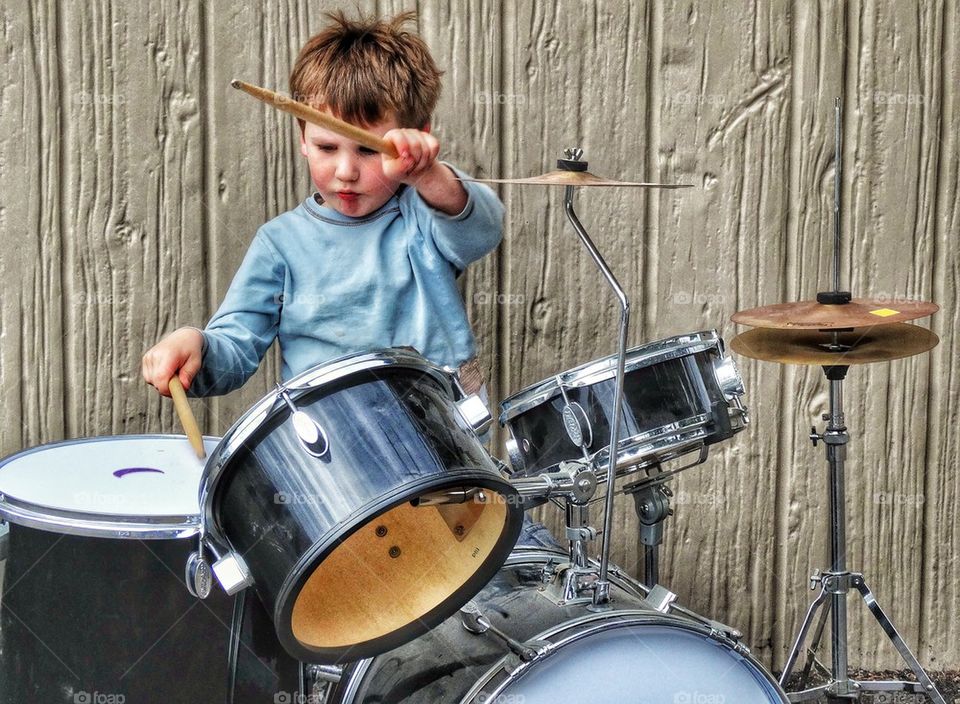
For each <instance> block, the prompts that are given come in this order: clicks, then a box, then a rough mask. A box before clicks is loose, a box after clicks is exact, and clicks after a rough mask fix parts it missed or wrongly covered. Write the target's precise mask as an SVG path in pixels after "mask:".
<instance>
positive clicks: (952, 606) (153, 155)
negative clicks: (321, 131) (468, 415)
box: [0, 0, 960, 670]
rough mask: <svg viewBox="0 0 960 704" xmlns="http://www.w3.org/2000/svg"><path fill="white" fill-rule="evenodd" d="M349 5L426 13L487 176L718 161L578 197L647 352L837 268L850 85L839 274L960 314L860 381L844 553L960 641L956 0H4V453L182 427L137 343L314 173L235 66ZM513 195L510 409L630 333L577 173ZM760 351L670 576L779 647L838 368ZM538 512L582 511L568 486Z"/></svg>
mask: <svg viewBox="0 0 960 704" xmlns="http://www.w3.org/2000/svg"><path fill="white" fill-rule="evenodd" d="M356 7H359V8H361V9H363V10H366V11H370V12H377V13H381V14H390V13H394V12H397V11H400V10H405V9H415V10H417V11H418V12H419V20H418V30H419V31H420V33H421V34H422V35H423V36H424V37H425V39H426V40H427V42H428V43H429V44H430V46H431V48H432V50H433V52H434V56H435V58H436V60H437V62H438V64H439V65H440V67H441V68H442V69H443V70H444V71H445V72H446V73H445V76H444V91H443V94H442V97H441V102H440V106H439V108H438V110H437V114H436V117H435V120H434V122H433V125H432V126H433V129H434V131H435V132H436V133H437V134H438V135H439V136H440V139H441V144H442V154H443V156H444V158H447V159H449V160H450V161H451V162H453V163H454V164H456V165H458V166H460V167H462V168H464V169H465V170H467V171H470V172H473V173H475V174H477V175H481V176H485V175H487V176H493V175H503V176H528V175H532V174H535V173H539V172H542V171H546V170H549V169H552V168H553V167H554V162H555V159H556V158H557V157H558V156H560V152H561V150H562V149H563V148H564V147H568V146H580V147H582V148H584V150H585V158H586V159H587V160H588V161H589V162H590V167H591V170H592V171H594V172H596V173H599V174H602V175H606V176H610V177H614V178H622V179H631V180H641V179H649V180H664V181H680V182H688V183H693V184H694V185H695V188H694V189H690V190H686V191H679V192H659V193H658V192H647V193H637V192H632V191H626V190H624V191H615V190H610V191H604V190H583V191H582V192H580V193H578V195H577V209H578V212H579V214H580V216H581V220H582V221H583V223H584V225H585V227H586V228H587V230H588V232H589V233H590V234H591V237H592V238H593V240H594V241H595V243H596V244H597V246H598V248H599V249H600V250H601V252H603V253H604V255H605V256H606V257H607V259H608V261H609V262H610V263H611V265H612V266H613V268H614V271H615V273H616V275H617V277H618V279H619V281H620V283H621V284H622V285H623V287H624V288H625V289H626V290H627V292H628V294H629V296H630V298H631V302H632V304H633V308H632V326H631V335H630V340H631V343H632V344H639V343H641V342H646V341H651V340H655V339H658V338H662V337H666V336H669V335H674V334H677V333H683V332H689V331H693V330H699V329H705V328H713V327H716V328H718V329H719V330H720V332H721V333H722V334H723V335H724V336H725V337H726V338H728V339H730V338H732V336H733V335H734V334H735V333H736V332H737V329H736V327H735V326H734V325H732V324H731V323H730V322H729V316H730V314H731V313H733V312H734V311H736V310H739V309H743V308H750V307H754V306H757V305H761V304H765V303H776V302H781V301H788V300H800V299H809V298H811V297H813V296H814V294H815V293H816V291H817V290H819V289H822V288H824V287H825V286H826V285H827V284H828V282H829V277H830V266H831V260H830V241H831V237H832V222H833V219H832V218H833V214H832V208H833V176H834V169H835V164H834V159H833V109H832V106H833V98H834V96H836V95H842V96H843V98H844V110H845V119H844V139H845V149H844V185H843V199H844V206H845V209H844V220H843V224H844V230H845V233H846V239H845V242H846V244H845V247H844V251H843V262H844V265H843V270H842V276H843V280H844V281H845V282H847V283H848V284H849V286H850V287H851V288H852V289H853V290H854V291H855V293H857V294H859V295H871V296H883V297H886V298H887V299H888V300H889V301H890V303H891V307H895V304H896V302H897V301H898V300H903V299H915V298H919V299H924V300H935V301H937V302H939V303H941V304H942V305H943V307H944V308H943V310H942V311H941V312H940V313H938V314H937V315H935V316H933V318H932V319H931V320H929V321H920V322H921V323H922V324H929V325H930V326H931V327H932V328H933V329H934V331H935V332H937V334H939V335H940V336H941V338H942V342H941V344H940V346H939V347H937V348H936V349H935V350H933V352H932V353H931V354H929V355H926V356H922V357H917V358H914V359H909V360H903V361H898V362H893V363H890V364H886V365H875V366H872V367H869V368H865V369H857V370H855V371H853V372H851V374H850V376H849V381H848V382H847V384H846V389H847V398H846V407H847V412H848V424H849V426H850V429H851V443H850V446H849V456H848V463H847V467H848V471H847V474H848V484H847V486H848V502H847V512H848V517H849V528H850V530H849V565H850V567H851V568H854V569H859V570H862V571H863V572H864V573H865V575H866V577H867V579H868V583H869V584H870V585H871V586H872V587H873V588H874V589H875V591H876V593H877V597H878V599H879V600H880V603H881V604H882V605H883V606H884V607H885V608H887V609H888V610H889V612H890V615H891V616H892V617H893V619H894V621H895V623H896V624H897V626H898V627H899V628H900V630H901V632H902V633H903V634H904V636H905V637H906V639H907V641H908V643H909V644H910V645H911V647H913V648H914V650H915V651H916V652H917V653H918V655H919V656H920V658H921V661H922V662H923V663H924V664H925V665H928V666H929V667H930V668H931V669H935V670H940V669H950V668H954V669H956V668H957V667H958V666H960V624H958V623H956V619H955V618H954V614H955V613H956V612H957V611H958V609H960V556H958V555H960V518H958V514H957V511H956V510H955V506H956V505H957V503H958V501H960V489H958V487H957V483H956V481H955V480H954V472H955V466H956V457H957V456H958V454H960V409H958V404H957V399H958V398H960V374H958V373H957V369H958V367H957V359H958V352H960V350H958V348H957V342H956V340H955V335H956V330H957V324H958V322H960V313H958V306H960V301H958V296H957V288H958V284H960V244H958V238H957V232H958V229H960V195H958V194H960V173H958V168H960V167H958V156H957V155H958V153H960V143H958V134H960V104H958V97H957V90H958V88H957V87H958V85H960V51H958V40H960V16H958V14H960V10H958V1H957V0H931V2H929V3H900V2H894V1H893V0H853V1H851V2H841V0H822V1H821V2H817V3H811V2H805V1H802V0H775V1H774V2H748V3H740V4H737V3H721V2H695V1H694V0H651V1H650V2H643V3H639V2H628V1H627V0H583V1H580V0H561V1H560V2H556V3H540V2H526V1H524V2H516V3H503V4H499V3H495V2H493V0H453V1H451V2H446V3H431V2H417V1H415V0H362V1H361V2H360V3H359V4H358V3H357V2H355V1H353V0H337V2H331V3H323V4H322V6H321V5H318V4H316V3H310V2H307V1H306V0H290V2H286V3H280V4H262V5H261V4H252V5H242V6H240V5H238V6H236V7H233V6H221V5H220V4H214V3H210V2H205V1H204V0H186V1H185V2H181V3H170V2H168V1H167V0H162V1H161V2H158V3H153V4H150V5H137V4H133V5H119V4H117V3H110V2H105V1H104V0H98V1H97V2H94V3H92V4H87V5H85V6H80V5H76V4H73V5H71V4H70V3H55V2H35V3H33V2H31V3H27V2H22V1H21V2H15V3H13V4H8V5H5V6H4V7H3V8H0V56H2V57H3V58H4V61H3V63H2V65H0V240H2V246H0V277H2V279H0V280H2V281H3V289H2V291H3V293H2V296H0V390H2V392H3V396H4V403H3V404H2V412H0V413H2V415H0V454H3V455H6V454H8V453H11V452H14V451H17V450H20V449H22V448H24V447H30V446H33V445H36V444H39V443H41V442H49V441H55V440H59V439H62V438H65V437H77V436H86V435H107V434H112V433H127V432H144V431H146V432H178V430H177V423H176V420H175V418H174V415H173V409H172V405H171V404H170V403H169V401H168V400H166V399H160V398H159V397H158V396H157V395H156V394H155V393H154V392H153V391H152V390H151V389H148V388H146V387H145V385H144V384H143V382H142V379H141V378H140V372H139V364H140V356H141V354H142V353H143V351H144V350H145V349H146V348H147V347H149V346H150V345H152V344H153V343H154V342H156V341H157V340H158V339H160V338H161V337H162V336H163V335H165V334H167V333H168V332H170V331H172V330H173V329H175V328H176V327H178V326H180V325H202V324H203V323H204V322H205V321H206V320H207V319H208V318H209V317H210V316H211V315H212V314H213V312H214V311H215V309H216V307H217V305H218V304H219V301H220V300H221V299H222V297H223V294H224V293H225V291H226V289H227V286H228V285H229V283H230V280H231V278H232V276H233V274H234V272H235V271H236V269H237V267H238V266H239V264H240V261H241V259H242V257H243V255H244V252H245V250H246V247H247V246H248V244H249V242H250V240H251V239H252V237H253V235H254V233H255V231H256V229H257V227H259V226H260V225H261V224H262V223H264V222H266V221H267V220H269V219H270V218H272V217H274V216H276V215H278V214H280V213H281V212H283V211H285V210H287V209H289V208H291V207H294V206H295V205H296V204H297V203H298V202H300V200H302V199H303V198H304V197H305V196H306V195H307V194H309V192H310V190H311V189H310V184H309V179H308V175H307V172H306V169H305V168H304V164H303V160H302V158H301V157H300V155H299V150H298V146H297V131H296V127H295V123H294V122H293V120H292V119H291V118H289V117H288V116H286V115H283V114H281V113H279V112H277V111H275V110H272V109H270V108H269V107H267V106H263V105H260V104H259V103H256V102H255V101H253V100H252V99H250V98H247V97H245V96H243V95H241V94H239V93H237V92H236V91H234V90H232V89H231V88H230V87H229V81H230V79H232V78H235V77H236V78H241V79H244V80H249V81H251V82H254V83H258V84H260V85H265V86H268V87H272V88H275V89H278V90H284V91H285V90H286V89H287V79H288V74H289V70H290V67H291V65H292V63H293V60H294V58H295V57H296V55H297V52H298V50H299V47H300V46H301V45H302V44H303V42H304V41H305V40H306V39H307V38H308V37H309V36H311V35H312V34H313V33H314V32H316V31H317V30H318V29H319V28H320V27H321V25H322V23H323V17H322V13H323V11H325V10H328V9H334V8H343V9H346V10H348V11H352V10H353V9H354V8H356ZM500 194H501V196H502V198H503V200H504V202H505V204H506V207H507V218H506V227H505V234H504V241H503V243H502V245H501V246H500V248H499V249H498V250H497V252H496V253H495V254H493V255H491V256H488V257H487V258H485V259H484V260H483V261H482V262H480V263H478V264H476V265H474V266H472V267H471V268H470V270H469V271H468V272H467V274H466V275H465V276H464V277H463V279H462V285H463V291H464V295H465V299H466V302H467V309H468V313H469V315H470V317H471V320H472V322H473V324H474V327H475V330H476V332H477V341H478V346H479V351H480V355H481V359H482V362H483V365H484V368H485V370H486V372H487V375H488V379H489V386H488V389H489V391H490V396H491V401H492V402H493V403H496V402H498V401H500V400H501V399H503V398H505V397H506V396H508V395H510V394H512V393H515V392H517V391H519V390H520V389H521V388H522V387H523V386H525V385H527V384H530V383H532V382H535V381H537V380H539V379H541V378H543V377H545V376H549V375H551V374H554V373H556V372H559V371H562V370H565V369H570V368H572V367H574V366H576V365H577V364H580V363H582V362H585V361H588V360H590V359H596V358H599V357H602V356H606V355H608V354H611V353H613V352H614V350H615V346H616V323H617V311H616V308H615V306H614V302H613V298H612V296H611V295H610V292H609V291H608V289H607V288H606V286H605V285H603V283H602V280H601V277H600V275H599V273H598V272H597V270H596V268H595V266H594V264H593V262H592V261H591V260H590V258H589V257H588V256H586V255H585V253H584V252H583V249H582V247H581V246H580V245H579V243H578V242H577V240H576V237H575V235H574V233H573V231H572V230H571V228H570V227H569V225H568V224H567V223H566V221H565V219H564V218H563V216H562V198H563V191H562V189H549V190H548V189H539V188H524V187H518V186H511V187H504V188H502V189H501V190H500ZM739 361H740V364H741V371H742V373H743V376H744V381H745V384H746V387H747V391H748V395H747V398H746V401H747V404H748V405H749V406H750V409H751V411H752V417H753V423H752V424H751V425H750V427H749V428H748V429H747V430H746V431H745V432H743V433H741V434H740V435H738V436H736V437H735V438H734V439H733V440H731V441H729V442H726V443H723V444H721V445H720V446H717V447H715V448H713V450H712V452H711V457H710V459H709V460H708V462H707V463H706V464H704V465H703V466H701V467H699V468H696V469H691V470H688V471H687V472H685V473H684V474H682V475H681V476H680V477H679V478H678V479H677V480H676V481H675V482H673V488H674V491H675V493H676V498H675V508H676V514H675V515H674V516H673V517H672V518H671V519H670V520H669V522H668V527H667V534H666V545H665V548H664V551H663V563H664V564H663V570H662V572H663V574H662V581H663V582H664V583H665V584H666V585H667V586H669V587H670V588H671V589H673V590H674V591H676V592H678V593H679V594H680V595H681V601H682V602H683V603H684V604H685V605H687V606H689V607H691V608H693V609H695V610H698V611H700V612H702V613H705V614H708V615H710V616H712V617H714V618H717V619H719V620H722V621H725V622H728V623H731V624H732V625H734V626H736V627H737V628H739V629H741V630H742V631H743V632H744V633H745V635H746V641H747V642H748V643H749V644H750V645H751V646H752V647H753V649H754V652H755V653H757V654H758V655H759V656H760V657H761V659H762V660H763V661H764V662H767V663H768V664H772V665H773V666H775V667H779V666H781V665H782V663H783V659H784V657H785V655H786V651H787V648H788V647H789V644H790V640H791V639H792V637H793V633H794V630H795V628H796V626H797V625H798V624H799V621H800V618H801V616H802V612H803V609H804V608H805V606H806V604H807V603H808V600H809V598H810V596H811V593H810V592H809V591H808V590H807V589H806V576H807V575H808V573H809V571H810V570H811V569H813V568H815V567H821V568H822V567H825V566H826V561H827V556H826V530H825V526H826V511H827V506H826V463H825V459H824V453H823V450H822V448H816V449H815V448H813V447H812V446H811V445H810V443H809V440H808V439H807V433H808V428H809V426H810V425H811V424H812V423H818V424H820V425H822V422H820V421H819V420H818V419H819V417H820V414H821V413H823V412H824V411H825V410H826V408H827V401H828V399H827V394H826V388H827V387H826V385H825V382H824V380H823V376H822V374H821V373H820V372H819V370H805V369H797V368H787V369H784V368H780V367H777V366H775V365H772V364H764V363H759V362H753V361H750V360H739ZM278 377H279V356H278V354H277V351H276V350H275V349H274V350H272V351H271V352H270V354H269V355H268V359H267V361H266V363H265V364H264V365H263V366H262V368H261V370H260V371H259V372H258V373H257V375H256V376H255V377H254V378H253V379H252V380H251V381H250V382H249V383H248V384H247V385H246V386H245V387H244V388H243V389H242V390H240V391H239V392H236V393H234V394H231V395H230V396H227V397H224V398H220V399H204V400H194V401H192V402H191V403H192V405H193V407H194V410H195V411H196V412H197V415H198V419H199V421H200V425H201V428H202V429H203V430H205V431H206V432H208V433H222V432H224V431H225V430H226V429H227V428H228V427H229V426H230V425H231V423H232V422H233V421H234V420H235V419H236V418H237V417H239V415H240V414H242V413H243V412H244V411H245V410H246V409H247V408H248V407H249V406H250V405H252V404H253V403H254V402H255V401H256V400H257V399H259V398H260V397H261V396H262V395H263V394H264V393H265V392H266V391H267V390H268V389H269V388H270V387H271V386H272V385H273V383H274V381H275V380H276V379H277V378H278ZM502 439H503V438H502V434H500V433H498V434H497V437H496V438H495V442H494V445H493V446H494V447H495V448H497V451H498V453H500V450H499V448H501V447H502V444H501V443H502ZM500 454H502V453H500ZM599 508H600V507H599V505H597V506H596V508H595V509H594V512H593V513H594V519H595V522H596V523H597V524H599V523H600V520H601V516H600V511H599ZM539 515H540V516H541V517H542V518H543V519H544V520H545V521H547V522H548V524H550V525H551V527H553V528H554V529H555V531H556V532H559V531H560V528H561V519H562V517H561V516H560V515H559V513H558V512H556V511H554V510H553V509H550V508H545V509H541V510H540V512H539ZM614 530H615V531H616V533H615V541H614V554H613V560H614V562H617V563H619V564H621V565H622V566H624V567H625V568H626V569H627V570H628V571H631V572H636V571H637V569H638V566H639V565H641V564H642V551H641V549H640V546H639V545H638V541H637V520H636V516H635V512H634V508H633V503H632V501H631V500H630V499H629V498H627V497H619V498H618V499H617V504H616V511H615V520H614ZM595 547H596V549H597V550H598V549H599V541H598V543H597V544H596V546H595ZM850 613H851V619H850V623H851V643H852V644H853V645H852V648H851V661H852V663H853V664H855V665H857V666H863V667H873V668H879V667H898V666H899V661H898V659H897V658H896V656H895V655H894V654H893V653H892V651H891V649H890V648H889V646H887V645H886V644H885V643H884V638H883V636H882V634H881V632H880V630H879V628H878V627H877V626H876V624H875V623H873V622H872V620H871V618H870V617H869V615H868V612H867V611H866V609H865V608H864V607H863V606H862V605H860V604H858V603H856V602H854V600H853V597H851V605H850Z"/></svg>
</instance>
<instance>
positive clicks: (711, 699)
mask: <svg viewBox="0 0 960 704" xmlns="http://www.w3.org/2000/svg"><path fill="white" fill-rule="evenodd" d="M597 626H598V628H597V629H596V630H595V631H593V632H591V633H587V634H585V635H584V636H583V637H579V638H576V639H574V640H573V641H572V642H567V643H565V644H564V645H563V646H562V647H560V648H558V649H557V650H556V652H554V653H552V654H551V655H550V656H549V657H546V658H545V659H544V660H543V662H541V663H539V664H538V665H536V666H535V667H531V668H529V669H528V670H526V671H525V672H524V673H522V674H521V675H520V676H518V677H515V678H509V680H508V681H507V682H506V683H505V684H504V685H503V687H502V688H499V689H498V690H497V692H496V694H492V695H491V694H490V693H486V694H478V696H476V697H475V701H477V702H483V701H514V702H524V703H525V704H548V703H552V702H559V701H571V700H577V698H576V696H574V697H573V698H571V695H570V693H571V692H581V693H583V695H584V699H583V701H590V702H651V704H652V703H654V702H657V703H661V702H663V703H666V704H693V703H695V702H696V703H697V704H732V703H733V702H736V704H770V702H779V701H782V700H781V699H780V698H779V695H778V694H777V689H776V687H775V686H774V685H773V683H772V682H770V681H769V678H767V677H766V676H765V675H764V674H763V673H762V671H760V670H759V669H758V668H757V667H756V665H754V664H753V663H752V662H750V661H749V660H747V659H745V658H743V657H741V656H740V655H739V654H738V653H737V652H736V651H735V650H732V649H731V648H730V647H729V646H727V647H724V645H722V644H721V643H719V642H718V641H716V640H714V639H712V638H710V637H709V636H707V635H705V634H703V633H698V632H696V631H689V630H686V629H685V628H682V627H678V626H677V625H676V624H666V623H663V624H657V623H655V622H654V623H643V622H641V620H636V621H634V622H632V623H630V622H626V623H623V624H620V625H617V626H610V627H607V628H604V627H603V626H604V624H602V623H598V624H597ZM588 693H589V696H587V695H588ZM471 701H473V699H471Z"/></svg>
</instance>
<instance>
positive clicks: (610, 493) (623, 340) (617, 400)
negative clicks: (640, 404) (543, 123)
mask: <svg viewBox="0 0 960 704" xmlns="http://www.w3.org/2000/svg"><path fill="white" fill-rule="evenodd" d="M582 156H583V150H582V149H580V148H579V147H574V148H571V149H565V150H564V157H565V158H564V159H560V160H559V161H558V163H557V166H558V167H559V168H561V169H567V170H569V171H586V170H587V162H585V161H582V160H581V157H582ZM563 190H564V198H563V206H564V212H565V213H566V216H567V220H568V221H569V222H570V224H571V225H572V226H573V229H574V231H575V232H576V233H577V236H578V237H579V238H580V241H581V242H582V243H583V246H584V247H586V249H587V252H588V253H589V254H590V257H591V258H592V259H593V261H594V263H595V264H596V265H597V268H598V269H600V272H601V273H602V274H603V276H604V278H605V279H606V280H607V283H608V284H609V285H610V288H611V289H613V292H614V295H615V296H616V297H617V302H618V303H619V304H620V336H619V347H618V350H617V372H616V379H617V384H616V391H615V393H614V397H613V413H612V414H611V423H610V443H609V444H608V446H607V447H608V448H609V459H608V461H607V494H606V504H605V506H604V512H603V536H602V537H603V543H602V548H601V553H600V576H599V578H598V579H597V581H596V583H595V585H594V590H593V603H592V604H591V605H590V606H589V607H588V608H589V609H591V610H594V611H605V610H607V609H610V608H611V606H610V581H609V580H608V579H607V574H608V570H609V565H610V546H611V543H610V538H611V534H612V532H613V531H612V529H613V500H614V496H615V495H616V474H617V440H618V433H619V430H620V415H621V412H620V406H621V403H622V402H623V376H624V366H625V360H626V357H627V330H628V328H629V325H630V303H629V302H628V301H627V295H626V293H625V292H624V290H623V288H622V287H621V286H620V284H619V283H618V282H617V279H616V277H615V276H614V275H613V272H612V271H611V270H610V267H609V266H607V263H606V262H605V261H604V259H603V257H602V256H601V255H600V252H599V250H597V247H596V245H594V244H593V241H592V240H591V239H590V236H589V235H588V234H587V231H586V230H585V229H584V228H583V225H582V224H580V220H579V218H577V214H576V212H575V211H574V209H573V194H574V187H573V186H567V187H566V188H564V189H563Z"/></svg>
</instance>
